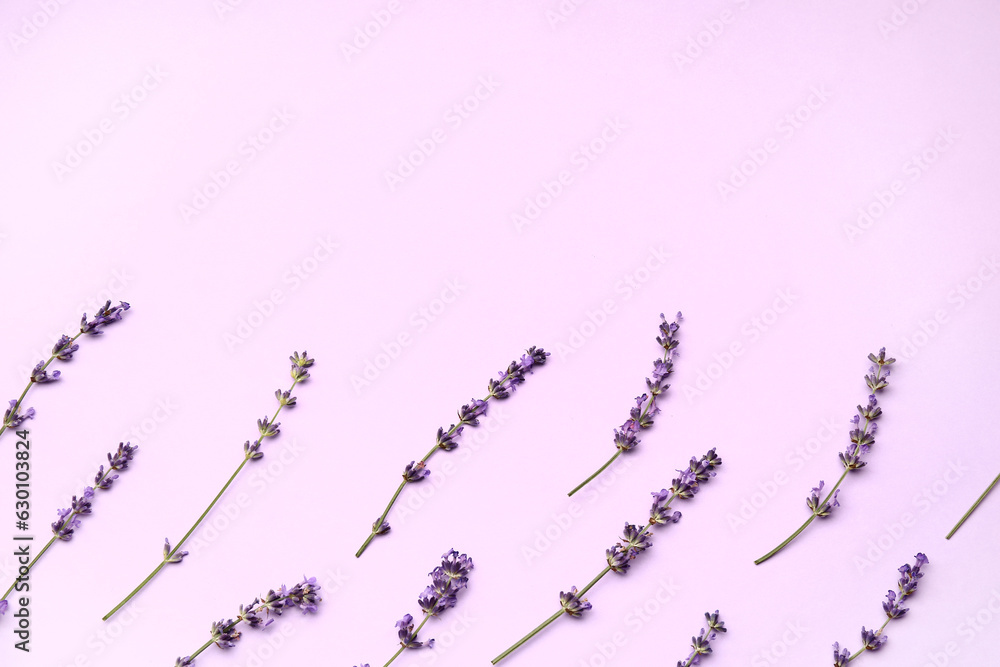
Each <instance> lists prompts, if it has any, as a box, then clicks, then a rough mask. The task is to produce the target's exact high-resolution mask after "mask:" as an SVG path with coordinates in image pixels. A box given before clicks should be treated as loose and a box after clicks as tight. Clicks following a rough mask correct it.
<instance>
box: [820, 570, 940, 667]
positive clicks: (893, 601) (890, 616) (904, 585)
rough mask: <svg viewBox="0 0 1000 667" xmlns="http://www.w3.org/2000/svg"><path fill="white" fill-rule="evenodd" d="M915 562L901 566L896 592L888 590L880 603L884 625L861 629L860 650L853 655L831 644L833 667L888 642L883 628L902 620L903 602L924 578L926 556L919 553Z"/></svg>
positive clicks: (904, 609)
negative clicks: (883, 614)
mask: <svg viewBox="0 0 1000 667" xmlns="http://www.w3.org/2000/svg"><path fill="white" fill-rule="evenodd" d="M915 558H916V560H915V562H914V563H913V565H912V566H911V565H910V564H909V563H907V564H906V565H903V566H902V567H900V568H899V575H900V576H899V582H898V583H897V589H898V593H897V591H893V590H890V591H889V592H888V593H887V594H886V596H885V602H883V603H882V611H884V612H885V615H886V619H885V623H883V624H882V627H880V628H879V629H878V630H869V629H867V628H865V627H862V628H861V648H859V649H858V650H857V651H856V652H855V653H853V654H852V653H851V652H850V650H848V649H846V648H844V649H841V648H840V642H834V643H833V665H834V667H846V665H847V663H849V662H851V661H852V660H854V659H855V658H857V657H858V656H859V655H861V654H862V653H864V652H865V651H877V650H879V649H880V648H882V647H883V646H884V645H885V643H886V642H887V641H888V639H889V638H888V637H886V636H885V635H884V634H882V632H883V631H884V630H885V626H887V625H889V622H890V621H892V620H895V619H897V618H902V617H903V616H905V615H906V612H908V611H909V609H908V608H906V607H903V601H904V600H906V598H908V597H910V596H911V595H913V594H914V593H916V592H917V581H918V580H919V579H920V578H921V577H923V576H924V573H923V572H921V569H922V568H923V566H924V565H927V562H928V561H927V556H925V555H923V554H922V553H919V554H917V555H916V557H915Z"/></svg>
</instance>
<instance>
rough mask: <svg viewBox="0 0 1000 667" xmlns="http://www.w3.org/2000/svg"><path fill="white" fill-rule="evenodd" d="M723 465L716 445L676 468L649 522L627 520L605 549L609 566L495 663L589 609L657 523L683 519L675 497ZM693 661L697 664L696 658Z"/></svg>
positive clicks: (689, 492)
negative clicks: (596, 591)
mask: <svg viewBox="0 0 1000 667" xmlns="http://www.w3.org/2000/svg"><path fill="white" fill-rule="evenodd" d="M721 465H722V459H721V458H719V456H718V455H716V453H715V449H714V448H713V449H710V450H709V451H708V453H707V454H705V455H704V456H702V457H701V458H700V459H696V458H694V457H692V458H691V461H690V463H689V464H688V467H687V468H686V469H684V470H678V471H677V472H679V473H680V475H679V476H678V477H676V478H675V479H674V480H673V481H672V483H671V486H670V488H669V489H663V490H661V491H653V493H652V496H653V506H652V508H651V509H650V513H649V523H647V524H646V525H644V526H642V527H641V528H640V527H638V526H636V525H634V524H631V523H626V524H625V529H624V530H623V532H622V536H621V537H620V538H619V541H618V543H617V544H615V545H613V546H612V547H611V548H610V549H608V550H606V551H605V554H604V555H605V560H606V561H607V567H605V568H604V569H603V570H601V571H600V573H598V575H597V576H596V577H594V578H593V579H591V581H590V583H588V584H587V585H586V586H584V587H583V588H582V589H580V590H577V588H576V586H573V587H572V588H570V589H569V590H568V591H563V592H561V593H559V604H560V608H559V610H558V611H557V612H556V613H554V614H553V615H552V616H550V617H549V618H547V619H546V620H545V621H543V622H542V624H541V625H539V626H538V627H536V628H535V629H534V630H532V631H531V632H529V633H528V634H526V635H525V636H524V637H522V638H521V639H520V640H518V641H517V642H516V643H515V644H514V645H513V646H511V647H510V648H508V649H507V650H506V651H504V652H503V653H501V654H500V655H498V656H497V657H495V658H493V660H492V661H491V662H492V664H494V665H495V664H497V663H499V662H500V661H501V660H503V659H504V658H506V657H507V656H509V655H510V654H511V653H513V652H514V651H516V650H517V649H518V648H520V647H521V646H523V645H524V644H525V643H527V642H528V641H529V640H530V639H532V638H533V637H534V636H535V635H537V634H538V633H539V632H541V631H542V630H544V629H545V628H547V627H548V626H549V625H551V624H552V623H554V622H556V621H557V620H558V619H559V618H560V617H562V616H564V615H568V616H572V617H573V618H579V617H580V616H582V615H583V614H584V612H587V611H589V610H590V609H591V608H592V605H591V604H590V602H588V601H587V598H586V597H584V596H585V595H586V594H587V593H588V592H589V591H590V589H592V588H593V587H594V586H595V585H597V583H598V582H599V581H601V579H603V578H604V577H605V576H606V575H607V574H608V573H609V572H614V573H616V574H622V575H624V574H625V573H626V572H628V569H629V567H630V566H631V564H632V561H633V560H635V558H636V557H637V556H639V554H641V553H643V552H644V551H646V550H647V549H649V548H650V547H652V546H653V533H652V529H653V527H654V526H666V525H669V524H672V523H677V522H678V521H680V520H681V513H680V512H677V511H674V510H673V509H672V508H671V506H670V503H672V502H673V501H674V500H690V499H691V498H693V497H694V496H695V494H697V493H698V490H699V489H700V488H701V485H702V484H704V483H705V482H707V481H708V480H709V479H711V478H712V477H715V474H716V473H715V469H716V468H718V467H719V466H721ZM694 664H697V662H695V663H694Z"/></svg>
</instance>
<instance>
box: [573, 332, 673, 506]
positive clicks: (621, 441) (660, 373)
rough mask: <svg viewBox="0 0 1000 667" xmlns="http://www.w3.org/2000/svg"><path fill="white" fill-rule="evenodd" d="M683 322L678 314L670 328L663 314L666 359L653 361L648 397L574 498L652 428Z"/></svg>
mask: <svg viewBox="0 0 1000 667" xmlns="http://www.w3.org/2000/svg"><path fill="white" fill-rule="evenodd" d="M682 319H683V317H682V316H681V314H680V313H677V319H676V321H674V322H671V323H669V324H668V323H667V318H666V317H664V316H663V313H660V335H659V336H657V337H656V342H657V343H658V344H659V345H660V347H662V348H663V358H662V359H655V360H654V361H653V371H652V373H651V375H652V377H648V378H646V389H647V390H648V393H644V394H642V395H641V396H637V397H636V399H635V407H633V408H632V409H631V411H630V412H629V418H628V419H626V420H625V422H624V423H623V424H622V425H621V428H617V429H615V438H614V443H615V453H614V455H613V456H612V457H611V458H610V459H608V461H607V463H605V464H604V465H602V466H601V467H600V468H598V469H597V472H595V473H594V474H593V475H591V476H590V477H588V478H587V479H585V480H583V481H582V482H581V483H580V484H578V485H577V486H576V487H575V488H574V489H573V490H572V491H570V492H569V494H568V495H570V496H572V495H573V494H574V493H576V492H577V491H579V490H580V489H582V488H583V487H585V486H587V484H590V482H592V481H593V480H594V478H596V477H597V476H598V475H600V474H601V473H602V472H604V471H605V470H607V468H608V466H610V465H611V464H612V463H614V462H615V460H616V459H617V458H618V457H619V456H621V455H622V454H623V453H625V452H630V451H632V450H633V449H635V447H636V445H638V444H639V438H638V434H639V431H641V430H642V429H646V428H649V427H650V426H652V425H653V417H655V416H656V415H657V414H659V412H660V408H659V407H658V406H657V405H656V401H657V400H658V399H659V397H660V396H661V395H662V394H663V393H665V392H666V391H667V389H669V388H670V385H669V384H667V383H666V380H667V377H668V376H669V375H670V374H671V373H673V372H674V357H676V356H677V345H678V343H679V341H678V340H677V331H678V329H680V321H681V320H682Z"/></svg>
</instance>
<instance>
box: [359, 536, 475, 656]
mask: <svg viewBox="0 0 1000 667" xmlns="http://www.w3.org/2000/svg"><path fill="white" fill-rule="evenodd" d="M472 568H473V564H472V559H471V558H469V557H468V556H467V555H465V554H461V553H459V552H457V551H455V550H454V549H450V550H448V551H447V552H446V553H445V554H444V555H443V556H442V557H441V564H440V565H439V566H437V567H435V568H434V569H433V570H431V571H430V573H429V574H428V576H429V577H430V578H431V583H430V585H429V586H427V588H425V589H424V590H423V592H422V593H421V594H420V595H419V596H418V597H417V604H418V605H419V606H420V609H421V610H422V611H423V613H424V620H423V621H422V622H421V623H420V625H418V626H416V627H414V623H413V616H411V615H410V614H406V615H405V616H403V618H401V619H399V620H398V621H396V635H397V636H398V637H399V646H400V648H399V650H398V651H397V652H396V654H395V655H394V656H392V658H391V659H390V660H389V662H387V663H385V664H386V665H389V664H390V663H391V662H392V661H393V660H395V659H396V658H397V657H399V655H400V654H401V653H402V652H403V651H404V650H406V649H416V648H424V647H426V648H433V647H434V640H433V639H429V640H427V641H422V640H420V639H418V635H419V633H420V630H421V629H422V628H423V627H424V624H425V623H427V621H428V620H429V619H430V618H431V617H432V616H440V615H441V614H443V613H444V612H445V611H447V610H448V609H451V608H452V607H454V606H455V604H456V603H457V602H458V594H459V593H460V592H461V591H462V590H464V589H465V588H467V587H468V585H469V574H470V573H471V572H472ZM358 667H368V663H362V664H361V665H359V666H358Z"/></svg>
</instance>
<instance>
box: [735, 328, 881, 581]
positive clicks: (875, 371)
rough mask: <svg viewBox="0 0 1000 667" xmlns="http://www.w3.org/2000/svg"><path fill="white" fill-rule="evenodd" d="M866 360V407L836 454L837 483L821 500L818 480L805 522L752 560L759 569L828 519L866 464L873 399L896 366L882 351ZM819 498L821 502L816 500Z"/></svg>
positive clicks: (873, 428)
mask: <svg viewBox="0 0 1000 667" xmlns="http://www.w3.org/2000/svg"><path fill="white" fill-rule="evenodd" d="M868 360H869V361H871V362H872V366H871V368H869V369H868V375H865V384H866V385H868V390H869V391H870V392H871V394H870V395H869V396H868V403H867V404H866V405H859V406H858V413H857V414H856V415H854V416H853V417H852V418H851V423H852V424H854V428H853V429H851V432H850V437H851V444H850V445H848V446H847V449H846V450H845V451H843V452H841V453H840V462H841V463H842V464H843V466H844V472H843V474H841V475H840V479H838V480H837V483H836V484H834V486H833V488H832V489H831V490H830V492H829V493H827V494H826V496H825V497H823V486H824V482H823V480H820V483H819V486H817V487H815V488H813V490H812V493H811V494H810V495H809V496H808V497H807V498H806V507H808V508H809V518H808V519H806V522H805V523H803V524H802V525H801V526H799V529H798V530H796V531H795V532H794V533H792V534H791V535H790V536H789V537H788V539H786V540H785V541H784V542H782V543H781V544H779V545H778V546H776V547H775V548H774V549H772V550H771V551H769V552H767V553H766V554H764V555H763V556H761V557H760V558H758V559H757V560H755V561H754V563H756V564H757V565H760V564H761V563H763V562H764V561H766V560H767V559H769V558H771V557H772V556H774V555H775V554H777V553H778V552H779V551H781V550H782V549H784V548H785V547H787V546H788V545H789V544H791V542H792V540H794V539H795V538H796V537H798V536H799V534H800V533H801V532H802V531H804V530H805V529H806V528H808V527H809V524H811V523H812V522H813V521H814V520H816V519H817V518H820V519H823V518H826V517H828V516H830V514H831V513H832V512H833V510H834V508H836V507H840V502H839V501H838V499H837V496H839V495H840V485H841V484H843V482H844V479H845V478H846V477H847V475H848V473H850V472H852V471H854V470H860V469H861V468H864V467H865V466H866V465H867V462H866V461H865V460H864V459H863V458H862V457H863V456H864V455H866V454H867V453H868V452H869V451H871V448H872V445H874V444H875V433H876V432H877V431H878V424H876V423H875V422H876V421H877V420H878V419H879V417H881V416H882V408H880V407H879V405H878V399H877V398H876V397H875V395H876V394H877V393H879V392H880V391H882V390H883V389H885V388H886V387H887V386H889V382H888V379H887V378H888V377H889V369H888V368H887V367H888V366H891V365H892V364H893V363H895V362H896V360H895V359H893V358H891V357H890V358H888V359H886V357H885V348H884V347H883V348H882V349H880V350H879V351H878V354H877V355H876V354H869V355H868ZM862 419H864V423H862V422H861V420H862ZM821 497H822V500H820V498H821Z"/></svg>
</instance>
